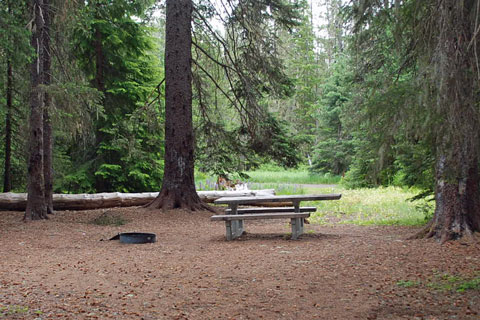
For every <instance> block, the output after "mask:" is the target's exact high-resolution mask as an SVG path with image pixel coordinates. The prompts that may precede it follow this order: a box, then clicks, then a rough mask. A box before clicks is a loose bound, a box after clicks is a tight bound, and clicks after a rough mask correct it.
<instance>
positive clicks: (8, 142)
mask: <svg viewBox="0 0 480 320" xmlns="http://www.w3.org/2000/svg"><path fill="white" fill-rule="evenodd" d="M12 69H13V67H12V62H11V60H10V58H7V114H6V116H5V166H4V176H3V192H10V190H12V168H11V160H12V110H13V100H12V96H13V94H12V93H13V70H12Z"/></svg>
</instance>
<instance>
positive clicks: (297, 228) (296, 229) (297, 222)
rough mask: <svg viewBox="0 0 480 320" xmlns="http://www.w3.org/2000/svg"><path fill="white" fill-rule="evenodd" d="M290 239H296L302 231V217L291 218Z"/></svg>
mask: <svg viewBox="0 0 480 320" xmlns="http://www.w3.org/2000/svg"><path fill="white" fill-rule="evenodd" d="M291 224H292V240H297V239H298V237H299V236H300V235H301V234H302V233H303V218H292V219H291Z"/></svg>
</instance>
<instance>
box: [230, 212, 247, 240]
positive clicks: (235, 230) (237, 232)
mask: <svg viewBox="0 0 480 320" xmlns="http://www.w3.org/2000/svg"><path fill="white" fill-rule="evenodd" d="M229 207H230V214H238V210H237V208H238V205H237V204H236V203H232V204H230V205H229ZM230 230H231V231H230V234H231V239H228V237H229V236H228V235H227V240H233V239H235V238H238V237H240V236H241V235H242V234H243V220H235V221H231V225H230ZM228 232H229V231H228V230H227V233H228Z"/></svg>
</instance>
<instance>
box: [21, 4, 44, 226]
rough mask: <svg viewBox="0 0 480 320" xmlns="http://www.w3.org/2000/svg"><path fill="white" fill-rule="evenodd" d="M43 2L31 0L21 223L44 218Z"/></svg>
mask: <svg viewBox="0 0 480 320" xmlns="http://www.w3.org/2000/svg"><path fill="white" fill-rule="evenodd" d="M42 7H43V1H42V0H32V12H33V30H32V41H31V45H32V48H33V49H34V51H35V53H36V56H35V58H34V60H33V61H32V64H31V66H30V76H31V91H30V121H29V122H30V137H29V149H30V156H29V160H28V187H27V191H28V197H27V207H26V210H25V216H24V220H38V219H47V218H48V217H47V207H46V205H45V179H44V175H43V150H44V149H43V148H44V147H43V104H44V101H43V94H42V90H41V88H40V85H41V84H42V71H43V61H42V55H43V49H44V48H43V36H42V32H43V24H44V21H43V13H42Z"/></svg>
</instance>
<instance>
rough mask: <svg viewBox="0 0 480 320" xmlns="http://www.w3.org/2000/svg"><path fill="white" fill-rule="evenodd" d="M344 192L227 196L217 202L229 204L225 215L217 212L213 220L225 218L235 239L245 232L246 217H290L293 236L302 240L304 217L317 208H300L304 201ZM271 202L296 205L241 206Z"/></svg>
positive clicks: (336, 196)
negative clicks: (269, 206) (278, 206)
mask: <svg viewBox="0 0 480 320" xmlns="http://www.w3.org/2000/svg"><path fill="white" fill-rule="evenodd" d="M341 196H342V195H341V194H310V195H284V196H251V197H223V198H219V199H217V200H215V203H216V204H227V205H228V209H227V210H225V214H224V215H214V216H212V217H211V220H212V221H225V228H226V237H227V240H233V239H236V238H238V237H240V236H241V235H242V234H243V221H244V220H258V219H288V218H289V219H290V222H291V226H292V239H298V237H299V236H300V235H301V234H302V233H303V225H304V219H305V218H308V217H309V216H310V213H311V212H315V211H316V210H317V208H316V207H300V203H301V202H302V201H322V200H338V199H340V198H341ZM269 202H291V203H292V204H293V207H286V208H238V206H239V205H249V204H255V203H269Z"/></svg>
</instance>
